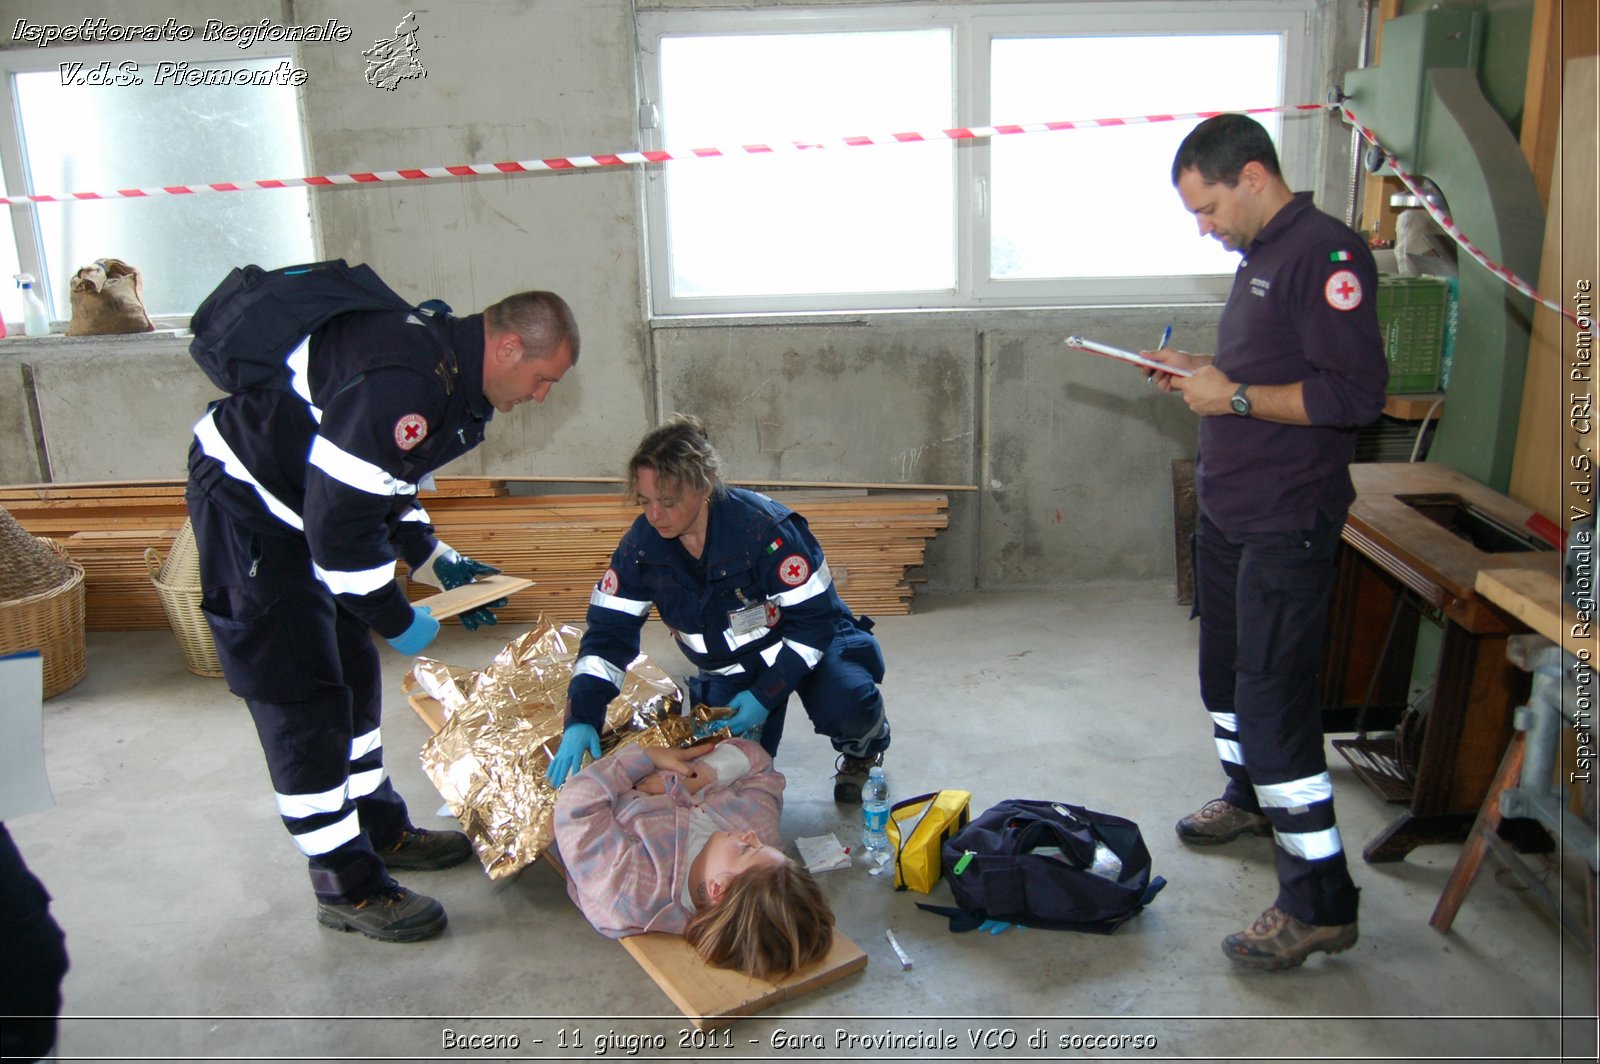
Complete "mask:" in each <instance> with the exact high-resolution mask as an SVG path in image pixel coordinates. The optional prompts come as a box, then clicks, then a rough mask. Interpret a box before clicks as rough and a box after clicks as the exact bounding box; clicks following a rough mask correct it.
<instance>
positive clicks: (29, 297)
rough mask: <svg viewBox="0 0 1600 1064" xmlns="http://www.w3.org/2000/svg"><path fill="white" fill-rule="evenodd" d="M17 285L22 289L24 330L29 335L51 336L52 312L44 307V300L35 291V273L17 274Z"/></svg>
mask: <svg viewBox="0 0 1600 1064" xmlns="http://www.w3.org/2000/svg"><path fill="white" fill-rule="evenodd" d="M17 287H18V288H20V289H22V331H23V332H25V333H27V334H28V335H29V336H49V335H50V314H49V312H48V311H46V310H45V309H44V300H42V299H40V298H39V293H38V292H36V291H34V288H33V275H32V274H31V273H19V274H17Z"/></svg>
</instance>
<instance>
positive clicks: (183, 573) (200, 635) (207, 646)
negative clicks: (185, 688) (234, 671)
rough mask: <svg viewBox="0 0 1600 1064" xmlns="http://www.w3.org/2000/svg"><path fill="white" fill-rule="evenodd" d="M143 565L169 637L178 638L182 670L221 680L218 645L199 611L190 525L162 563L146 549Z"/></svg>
mask: <svg viewBox="0 0 1600 1064" xmlns="http://www.w3.org/2000/svg"><path fill="white" fill-rule="evenodd" d="M144 564H145V568H146V569H148V570H149V571H150V582H151V583H153V584H155V586H156V594H157V595H159V596H160V598H161V608H162V609H163V610H165V611H166V614H167V623H168V624H169V625H171V626H172V634H173V635H175V636H177V637H178V651H179V652H180V653H181V654H182V655H183V667H184V668H186V669H188V670H189V671H190V672H192V673H194V674H195V675H196V676H221V675H222V663H221V662H220V661H218V660H217V645H216V643H215V642H213V641H212V639H211V628H210V626H209V625H207V624H206V616H205V614H204V613H202V612H201V611H200V550H199V548H198V547H196V546H195V542H194V528H193V527H192V526H191V525H190V523H189V522H188V521H185V522H184V523H183V527H182V528H180V529H179V530H178V538H177V539H175V540H173V542H172V550H171V551H170V552H168V554H167V556H166V558H165V560H163V559H162V557H161V552H160V551H158V550H156V549H155V548H154V547H146V548H145V552H144Z"/></svg>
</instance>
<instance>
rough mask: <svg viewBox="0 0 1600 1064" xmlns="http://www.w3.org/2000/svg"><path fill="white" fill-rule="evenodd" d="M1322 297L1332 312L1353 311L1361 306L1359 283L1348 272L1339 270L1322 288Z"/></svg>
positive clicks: (1353, 275)
mask: <svg viewBox="0 0 1600 1064" xmlns="http://www.w3.org/2000/svg"><path fill="white" fill-rule="evenodd" d="M1322 295H1323V297H1324V298H1325V299H1327V301H1328V306H1330V307H1332V308H1333V309H1334V310H1355V309H1356V308H1357V307H1359V306H1360V305H1361V281H1360V280H1359V279H1358V278H1357V277H1356V275H1355V274H1354V273H1351V272H1350V271H1349V270H1340V271H1339V272H1338V273H1336V274H1334V275H1333V276H1332V277H1330V278H1328V283H1327V284H1325V285H1323V286H1322Z"/></svg>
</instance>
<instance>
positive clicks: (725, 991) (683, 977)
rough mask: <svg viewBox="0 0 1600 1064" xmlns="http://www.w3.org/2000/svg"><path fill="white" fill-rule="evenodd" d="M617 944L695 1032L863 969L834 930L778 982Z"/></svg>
mask: <svg viewBox="0 0 1600 1064" xmlns="http://www.w3.org/2000/svg"><path fill="white" fill-rule="evenodd" d="M458 590H459V589H458ZM407 701H408V702H410V703H411V708H412V709H413V710H415V711H416V714H417V716H419V717H421V718H422V721H423V723H425V724H426V725H427V726H428V728H429V729H430V730H431V731H433V732H435V733H437V732H438V731H439V729H441V728H443V727H444V722H445V717H444V707H443V706H441V705H440V704H439V703H438V701H437V700H435V699H433V698H430V697H428V696H427V695H424V694H414V695H411V696H410V697H409V698H408V699H407ZM544 857H545V863H546V864H548V865H550V866H551V867H552V868H554V869H555V870H556V871H557V872H558V873H560V874H561V876H562V877H563V878H565V876H566V869H565V868H563V867H562V865H561V861H560V858H559V856H558V855H557V854H555V853H549V854H546V855H544ZM621 941H622V945H623V948H624V949H626V950H627V951H628V953H629V955H630V956H632V957H633V959H634V960H636V961H638V962H639V966H640V967H641V968H643V969H644V970H645V973H646V974H647V975H649V976H650V978H651V979H653V980H654V981H655V984H656V986H658V987H660V988H661V992H662V993H663V994H666V995H667V997H668V998H669V999H671V1001H672V1003H673V1004H674V1005H676V1006H678V1010H679V1011H680V1012H682V1013H683V1014H684V1016H686V1017H688V1019H689V1022H690V1023H692V1024H694V1026H695V1028H696V1029H697V1030H704V1029H705V1028H707V1027H720V1026H726V1025H727V1024H729V1023H731V1022H732V1021H733V1020H735V1019H736V1018H738V1017H740V1016H749V1015H751V1014H753V1013H756V1012H759V1011H761V1010H762V1009H765V1008H770V1007H772V1006H773V1005H776V1004H778V1003H779V1002H781V1001H788V1000H789V999H790V998H796V997H799V996H800V995H802V994H808V993H810V992H811V991H813V990H816V989H817V988H819V987H823V986H827V985H828V984H829V983H832V982H836V981H838V980H840V979H843V978H844V977H845V976H847V975H849V974H851V973H852V972H858V971H860V970H861V969H863V968H865V967H866V966H867V955H866V953H865V951H863V950H862V949H861V947H860V946H857V945H856V944H855V943H854V942H852V941H850V939H849V937H848V936H846V935H845V933H844V932H843V931H840V930H839V929H838V928H834V931H833V945H832V946H831V947H829V949H828V952H827V953H825V954H824V955H823V956H822V957H821V958H820V959H818V960H816V961H813V962H812V963H811V964H808V965H806V966H805V967H804V968H802V969H800V970H799V971H798V972H794V973H793V974H791V975H788V976H785V977H784V978H782V979H779V980H776V981H773V980H768V979H752V978H750V977H749V976H747V975H744V974H742V973H740V972H735V971H730V970H729V969H726V968H713V967H711V966H710V965H709V964H706V963H705V962H704V961H702V960H701V959H700V957H699V955H698V954H696V953H695V951H694V950H693V949H691V948H690V946H689V943H687V942H685V941H684V939H683V936H682V935H666V934H661V933H659V932H650V933H648V934H643V935H630V936H629V937H627V938H624V939H622V940H621Z"/></svg>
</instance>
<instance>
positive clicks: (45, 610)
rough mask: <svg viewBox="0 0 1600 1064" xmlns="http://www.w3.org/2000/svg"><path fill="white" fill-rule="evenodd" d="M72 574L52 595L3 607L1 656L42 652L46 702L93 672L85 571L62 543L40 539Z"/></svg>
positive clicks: (13, 601)
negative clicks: (86, 624) (85, 620)
mask: <svg viewBox="0 0 1600 1064" xmlns="http://www.w3.org/2000/svg"><path fill="white" fill-rule="evenodd" d="M39 542H41V543H43V544H44V545H45V546H47V547H49V548H50V550H51V551H53V552H54V553H55V555H56V556H57V557H58V558H60V559H61V561H62V562H63V563H65V564H66V566H67V568H68V569H70V570H71V575H70V576H69V577H68V578H67V581H66V583H64V584H61V585H60V586H58V587H54V588H51V589H50V590H49V591H41V592H38V593H37V594H33V595H24V596H23V597H21V598H15V599H9V600H7V601H5V602H0V654H15V653H17V652H19V651H23V650H38V651H39V653H40V656H41V657H43V659H44V697H46V698H51V697H53V696H55V695H58V694H60V693H61V692H62V691H65V690H67V689H68V688H69V687H72V686H73V685H74V684H76V683H78V681H80V680H82V679H83V677H84V674H85V673H87V672H88V671H89V656H88V653H87V650H86V645H85V640H84V627H83V566H81V565H79V564H78V563H77V562H75V561H73V560H72V558H71V557H70V556H69V555H68V554H67V552H66V551H65V550H64V549H62V547H61V544H59V543H57V542H56V541H55V540H53V539H46V538H44V537H43V536H41V537H39Z"/></svg>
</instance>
